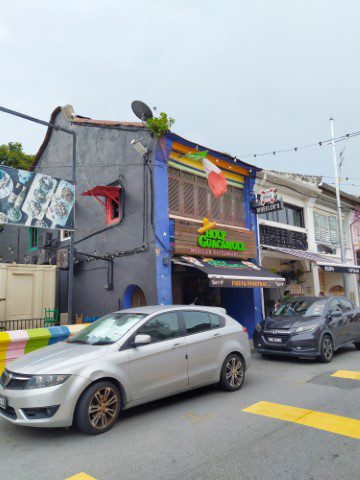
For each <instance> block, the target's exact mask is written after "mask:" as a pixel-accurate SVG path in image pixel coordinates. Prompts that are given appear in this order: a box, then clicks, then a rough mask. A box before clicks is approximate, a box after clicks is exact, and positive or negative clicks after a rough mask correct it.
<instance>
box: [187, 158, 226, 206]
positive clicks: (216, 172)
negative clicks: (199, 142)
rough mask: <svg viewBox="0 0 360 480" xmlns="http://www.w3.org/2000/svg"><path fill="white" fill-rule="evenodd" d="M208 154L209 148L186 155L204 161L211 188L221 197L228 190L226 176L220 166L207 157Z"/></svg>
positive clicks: (215, 194)
mask: <svg viewBox="0 0 360 480" xmlns="http://www.w3.org/2000/svg"><path fill="white" fill-rule="evenodd" d="M207 154H208V150H202V151H198V152H192V153H187V154H186V155H184V157H185V158H188V159H190V160H197V161H201V162H202V165H203V167H204V171H205V174H206V178H207V181H208V184H209V187H210V190H211V192H212V194H213V195H214V196H215V197H216V198H220V197H221V195H223V194H224V193H225V192H227V183H226V178H225V176H224V174H223V172H222V171H221V170H220V168H218V167H217V166H216V165H214V164H213V163H212V162H210V160H208V159H207V158H206V155H207Z"/></svg>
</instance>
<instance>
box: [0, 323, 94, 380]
mask: <svg viewBox="0 0 360 480" xmlns="http://www.w3.org/2000/svg"><path fill="white" fill-rule="evenodd" d="M86 325H88V324H85V323H83V324H78V325H63V326H60V327H48V328H30V329H28V330H13V331H9V332H0V374H1V373H2V372H3V370H4V368H5V366H6V365H7V364H8V363H9V362H11V361H12V360H16V359H17V358H19V357H21V356H22V355H25V354H26V353H29V352H32V351H34V350H37V349H39V348H42V347H46V346H47V345H52V344H54V343H57V342H61V341H63V340H66V339H67V338H68V337H71V336H72V335H74V333H77V332H78V331H80V330H81V329H82V328H84V327H85V326H86Z"/></svg>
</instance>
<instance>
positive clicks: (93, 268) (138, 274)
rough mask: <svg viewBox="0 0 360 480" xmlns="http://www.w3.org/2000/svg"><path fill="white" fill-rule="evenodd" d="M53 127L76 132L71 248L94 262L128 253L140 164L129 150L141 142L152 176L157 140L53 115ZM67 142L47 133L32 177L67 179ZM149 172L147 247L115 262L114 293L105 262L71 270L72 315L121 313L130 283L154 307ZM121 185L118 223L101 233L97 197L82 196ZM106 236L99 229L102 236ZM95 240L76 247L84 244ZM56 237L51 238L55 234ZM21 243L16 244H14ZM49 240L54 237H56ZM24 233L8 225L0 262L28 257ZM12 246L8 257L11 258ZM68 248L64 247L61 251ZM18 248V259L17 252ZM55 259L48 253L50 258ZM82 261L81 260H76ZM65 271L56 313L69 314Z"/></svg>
mask: <svg viewBox="0 0 360 480" xmlns="http://www.w3.org/2000/svg"><path fill="white" fill-rule="evenodd" d="M55 123H56V124H59V125H62V126H64V127H66V128H72V129H75V130H76V132H77V187H76V211H75V222H76V233H75V241H76V249H77V250H78V251H80V252H85V253H95V252H96V254H98V255H101V254H108V253H115V252H118V251H126V250H130V249H133V248H136V247H140V246H141V245H142V244H143V243H144V238H143V192H144V187H143V175H144V167H143V162H144V160H143V158H142V156H141V155H139V154H138V153H137V152H136V151H135V150H134V149H133V147H132V146H131V144H130V142H131V140H132V139H133V138H136V139H139V138H142V143H143V144H144V145H146V146H147V147H149V148H150V149H151V153H150V155H149V165H150V169H151V171H152V169H153V158H154V151H155V141H154V139H153V138H152V137H151V136H150V135H149V133H148V132H147V131H145V130H144V129H142V128H136V127H122V126H117V127H111V128H109V127H99V126H95V125H91V126H88V125H79V124H76V123H71V122H69V121H68V120H67V119H66V118H65V117H64V116H63V115H62V113H59V114H58V116H57V118H56V121H55ZM71 159H72V137H71V136H70V135H67V134H65V133H62V132H55V131H53V133H52V135H51V138H50V141H49V143H48V145H47V147H46V148H45V150H44V152H43V154H42V156H41V158H40V160H39V162H38V164H37V167H36V169H35V170H36V171H39V172H41V173H47V174H49V175H52V176H54V177H60V178H67V179H71ZM149 175H150V171H149V169H147V172H146V182H147V185H148V198H147V205H148V208H147V213H148V215H147V216H148V222H147V225H146V227H147V228H146V231H147V238H145V242H146V243H147V244H148V246H149V248H148V250H147V251H146V252H143V253H138V254H136V255H131V256H125V257H119V258H114V264H113V265H114V274H113V291H107V290H105V288H104V285H105V283H106V280H107V276H106V273H107V263H106V262H105V261H101V260H93V261H89V262H86V263H83V262H80V263H77V264H76V266H75V291H74V312H76V313H81V312H84V313H87V314H95V315H101V314H104V313H106V312H109V311H113V310H114V309H117V308H119V301H121V299H122V297H123V293H124V291H125V289H126V287H127V286H128V285H129V284H136V285H139V286H140V287H141V288H142V290H143V291H144V293H145V296H146V300H147V303H148V304H152V303H157V291H156V271H155V241H154V233H153V229H152V227H151V221H150V211H151V208H150V205H151V191H150V182H149ZM118 179H120V181H121V184H122V185H123V187H124V219H123V221H122V222H121V223H120V224H117V225H115V226H106V224H105V208H104V207H103V206H102V205H100V204H99V203H98V202H97V201H96V199H95V198H93V197H85V196H81V193H82V192H84V191H86V190H89V189H90V188H92V187H94V186H96V185H107V184H109V183H112V182H114V181H116V180H118ZM103 229H105V230H103ZM99 230H103V231H102V232H101V233H97V234H95V235H93V236H91V237H90V238H88V239H86V240H84V241H81V240H82V239H83V238H84V237H86V236H88V235H92V234H93V233H95V232H98V231H99ZM53 232H54V231H53ZM18 236H19V240H18ZM54 236H55V237H59V235H58V233H57V232H55V235H54ZM27 241H28V232H27V229H25V228H17V227H11V226H6V227H5V228H4V230H3V231H2V232H1V233H0V255H2V256H3V259H4V261H18V262H20V263H23V262H24V260H23V259H24V255H28V251H27ZM9 245H12V246H13V249H14V254H11V253H10V252H9ZM63 245H66V242H64V243H63V244H62V245H61V246H63ZM17 249H19V253H17ZM55 253H56V252H54V255H55ZM82 258H84V257H82ZM66 275H67V272H60V273H59V282H58V286H59V292H58V302H59V306H60V309H61V311H66V310H67V303H66V295H67V279H66Z"/></svg>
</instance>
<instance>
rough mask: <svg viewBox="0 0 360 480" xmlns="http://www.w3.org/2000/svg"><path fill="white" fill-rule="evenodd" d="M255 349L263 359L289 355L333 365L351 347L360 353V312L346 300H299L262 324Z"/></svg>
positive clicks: (283, 305)
mask: <svg viewBox="0 0 360 480" xmlns="http://www.w3.org/2000/svg"><path fill="white" fill-rule="evenodd" d="M253 342H254V348H255V350H256V351H257V352H258V353H260V354H261V355H263V356H268V355H288V356H295V357H299V358H318V359H319V360H320V361H321V362H325V363H327V362H331V360H332V359H333V356H334V351H335V350H337V349H338V348H339V347H342V346H343V345H346V344H348V343H354V344H355V346H356V348H357V349H358V350H360V309H359V308H358V307H356V306H355V305H354V304H353V303H352V302H351V301H350V300H348V299H347V298H345V297H335V296H329V297H299V298H294V299H292V300H289V301H287V302H285V303H283V304H282V305H280V307H279V308H278V309H277V310H276V312H275V313H274V315H272V316H270V317H268V318H266V319H265V320H263V321H262V322H260V323H259V324H258V325H257V326H256V329H255V332H254V338H253Z"/></svg>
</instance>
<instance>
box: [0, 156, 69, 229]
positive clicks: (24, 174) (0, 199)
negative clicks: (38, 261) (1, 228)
mask: <svg viewBox="0 0 360 480" xmlns="http://www.w3.org/2000/svg"><path fill="white" fill-rule="evenodd" d="M74 202H75V185H74V183H73V182H71V181H69V180H62V179H59V178H54V177H51V176H49V175H42V174H39V173H35V172H28V171H26V170H18V169H16V168H11V167H5V166H2V165H0V224H4V223H8V224H12V225H17V226H20V225H26V226H29V227H37V228H48V229H65V230H73V229H74Z"/></svg>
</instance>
